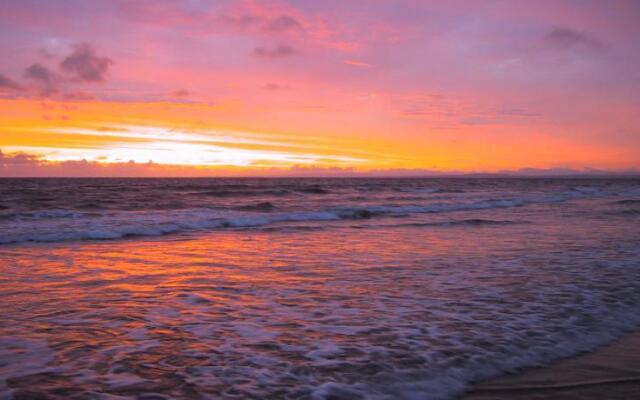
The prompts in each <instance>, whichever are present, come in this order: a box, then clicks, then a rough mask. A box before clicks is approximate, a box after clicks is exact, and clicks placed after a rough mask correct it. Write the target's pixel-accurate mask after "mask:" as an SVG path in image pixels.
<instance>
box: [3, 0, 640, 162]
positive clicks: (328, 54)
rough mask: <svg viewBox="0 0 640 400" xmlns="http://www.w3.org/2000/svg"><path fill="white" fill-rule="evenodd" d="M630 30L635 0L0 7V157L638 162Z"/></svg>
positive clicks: (637, 52) (639, 89)
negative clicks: (23, 154) (3, 155)
mask: <svg viewBox="0 0 640 400" xmlns="http://www.w3.org/2000/svg"><path fill="white" fill-rule="evenodd" d="M638 20H640V5H639V3H638V2H637V1H633V0H612V1H608V2H597V1H593V2H591V1H587V2H580V4H577V3H576V2H574V1H571V0H556V1H539V2H504V1H498V0H486V1H479V2H469V1H458V0H452V1H449V2H442V1H429V0H425V1H419V2H417V1H412V0H398V1H393V2H375V1H374V2H362V1H348V0H345V1H334V0H328V1H322V2H311V1H289V0H273V1H261V0H220V1H204V0H203V1H169V0H154V1H146V0H136V1H130V0H117V1H95V2H87V1H84V0H58V1H48V2H31V1H22V0H5V1H2V2H0V38H2V39H0V54H3V56H4V57H1V58H0V150H1V151H3V152H4V154H8V153H10V152H15V151H22V152H25V153H29V154H37V155H38V157H36V158H34V159H32V161H34V165H35V164H37V165H38V166H39V167H41V168H43V169H46V168H49V167H53V164H52V163H53V162H54V160H55V162H58V163H64V162H65V161H69V160H72V161H80V160H91V161H95V162H98V163H103V164H104V163H117V164H120V163H127V162H128V161H129V160H134V161H135V162H137V163H147V162H148V161H149V160H151V161H153V163H156V164H167V165H169V164H170V165H182V166H193V167H197V166H228V167H230V168H231V167H233V168H236V167H237V168H244V169H245V170H246V171H249V172H250V171H257V169H259V168H268V167H270V166H277V167H282V168H295V167H296V166H303V167H305V168H306V167H314V168H315V167H317V168H333V167H337V168H342V167H346V168H353V169H357V170H362V171H364V170H387V169H389V170H391V169H413V170H421V169H430V170H439V171H451V170H462V171H497V170H501V169H519V168H525V167H532V168H558V169H562V168H578V169H580V168H599V169H605V170H629V169H638V168H640V118H639V117H638V109H640V74H639V73H638V71H640V41H638V40H637V39H636V38H637V37H638V35H640V25H639V24H638V23H637V22H638ZM88 21H90V23H88ZM20 157H22V156H20ZM20 157H17V158H15V157H14V158H11V159H12V160H15V161H16V163H13V164H12V168H14V169H15V171H16V173H18V172H19V168H20V167H19V166H18V163H17V161H18V160H22V159H24V157H23V158H20ZM27 159H28V157H27ZM47 160H49V161H47ZM65 165H66V167H65V168H67V169H65V171H72V169H73V168H80V165H81V164H77V165H76V164H73V163H71V164H69V163H68V164H65ZM120 167H121V168H126V167H127V166H126V165H122V166H120ZM120 167H119V168H120Z"/></svg>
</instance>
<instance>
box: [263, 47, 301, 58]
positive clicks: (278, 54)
mask: <svg viewBox="0 0 640 400" xmlns="http://www.w3.org/2000/svg"><path fill="white" fill-rule="evenodd" d="M253 54H254V55H256V56H258V57H261V58H285V57H291V56H293V55H295V54H296V51H295V50H294V49H293V47H291V46H288V45H285V44H280V45H277V46H275V47H272V48H270V47H256V48H255V49H253Z"/></svg>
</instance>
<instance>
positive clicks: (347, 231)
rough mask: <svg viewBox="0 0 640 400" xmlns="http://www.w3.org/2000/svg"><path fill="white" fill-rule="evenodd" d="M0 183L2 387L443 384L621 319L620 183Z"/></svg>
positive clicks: (189, 394) (286, 393) (631, 273)
mask: <svg viewBox="0 0 640 400" xmlns="http://www.w3.org/2000/svg"><path fill="white" fill-rule="evenodd" d="M234 185H235V186H234ZM0 187H1V189H0V193H1V194H2V197H0V205H2V207H3V209H2V210H0V213H2V216H1V217H0V243H4V244H3V245H0V398H5V397H6V398H10V396H14V398H29V396H34V394H36V393H37V394H46V395H47V396H49V398H59V399H69V398H83V399H84V398H96V399H120V398H140V396H142V397H141V398H149V399H151V398H176V399H177V398H192V399H200V398H232V399H233V398H238V399H241V398H318V399H323V398H327V399H328V398H345V399H351V398H373V399H378V398H379V399H392V398H406V399H414V398H415V399H438V398H451V397H453V396H456V395H457V394H459V393H461V392H462V391H463V390H464V389H465V388H466V387H467V386H468V385H469V383H470V382H472V381H474V380H477V379H482V378H486V377H489V376H494V375H496V374H500V373H503V372H506V371H511V370H514V369H516V368H519V367H523V366H530V365H541V364H544V363H547V362H549V361H550V360H553V359H555V358H558V357H562V356H568V355H572V354H576V353H577V352H579V351H583V350H589V349H593V348H595V347H597V346H599V345H602V344H604V343H607V342H608V341H610V340H612V339H613V338H615V337H617V336H619V335H620V334H621V333H622V332H624V331H625V330H628V329H633V328H635V327H637V326H638V325H639V324H640V311H639V310H640V308H639V306H640V208H639V207H640V206H639V202H640V181H638V180H525V179H460V180H455V179H453V180H440V179H433V180H413V179H402V180H393V179H385V180H373V179H360V180H358V179H355V180H348V179H344V180H335V179H334V180H235V181H234V180H45V181H41V180H40V181H39V180H30V181H25V180H5V181H0ZM230 191H231V192H234V193H228V192H230ZM223 192H224V194H222V195H221V194H220V193H223ZM203 193H204V194H203ZM207 193H208V194H207ZM211 193H215V194H211ZM34 199H35V200H34ZM88 203H92V204H93V205H92V207H91V209H90V210H89V209H88V208H89V207H87V206H86V204H88ZM266 203H268V204H269V206H266V205H265V204H266ZM165 234H168V235H165ZM159 235H164V236H159ZM95 239H101V240H95ZM104 239H108V240H104ZM145 396H146V397H145ZM154 396H155V397H154Z"/></svg>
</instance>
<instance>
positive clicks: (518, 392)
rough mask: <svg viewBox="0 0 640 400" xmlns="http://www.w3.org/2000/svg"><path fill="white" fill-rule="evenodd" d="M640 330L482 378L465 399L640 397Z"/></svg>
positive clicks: (581, 399)
mask: <svg viewBox="0 0 640 400" xmlns="http://www.w3.org/2000/svg"><path fill="white" fill-rule="evenodd" d="M638 349H640V331H636V332H633V333H630V334H627V335H625V336H623V337H621V338H620V339H618V340H616V341H615V342H613V343H612V344H610V345H609V346H606V347H603V348H600V349H598V350H596V351H594V352H592V353H586V354H581V355H579V356H577V357H573V358H568V359H563V360H559V361H557V362H555V363H552V364H551V365H549V366H548V367H543V368H531V369H525V370H523V371H521V372H519V373H515V374H509V375H505V376H501V377H498V378H495V379H490V380H488V381H485V382H482V383H480V384H478V385H476V386H475V387H474V388H473V389H472V390H470V391H469V392H467V393H466V394H465V395H463V396H462V399H463V400H489V399H496V400H497V399H514V400H519V399H529V400H535V399H558V400H560V399H567V400H568V399H576V400H577V399H580V400H591V399H592V400H596V399H609V400H611V399H634V398H638V397H640V352H639V351H638Z"/></svg>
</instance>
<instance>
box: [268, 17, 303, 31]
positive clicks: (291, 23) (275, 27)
mask: <svg viewBox="0 0 640 400" xmlns="http://www.w3.org/2000/svg"><path fill="white" fill-rule="evenodd" d="M264 28H265V30H268V31H271V32H284V31H288V30H294V29H302V24H301V23H300V22H299V21H298V20H297V19H295V18H293V17H292V16H290V15H285V14H283V15H281V16H279V17H277V18H274V19H271V20H269V21H268V22H267V23H266V24H265V25H264Z"/></svg>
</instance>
